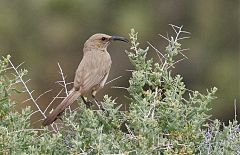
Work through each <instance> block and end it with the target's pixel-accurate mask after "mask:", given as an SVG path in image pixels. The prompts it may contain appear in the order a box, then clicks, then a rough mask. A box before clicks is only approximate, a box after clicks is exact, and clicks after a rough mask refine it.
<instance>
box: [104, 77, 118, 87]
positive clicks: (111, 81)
mask: <svg viewBox="0 0 240 155" xmlns="http://www.w3.org/2000/svg"><path fill="white" fill-rule="evenodd" d="M121 77H122V76H121V75H120V76H118V77H116V78H114V79H112V80H110V81H108V82H107V83H106V84H105V85H108V84H109V83H111V82H113V81H116V80H117V79H120V78H121Z"/></svg>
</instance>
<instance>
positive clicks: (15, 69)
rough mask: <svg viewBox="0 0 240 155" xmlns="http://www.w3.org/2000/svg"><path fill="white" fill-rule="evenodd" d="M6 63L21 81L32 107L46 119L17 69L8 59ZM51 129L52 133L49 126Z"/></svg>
mask: <svg viewBox="0 0 240 155" xmlns="http://www.w3.org/2000/svg"><path fill="white" fill-rule="evenodd" d="M8 62H9V63H10V64H11V66H12V67H13V69H14V71H15V72H16V74H17V76H18V77H19V80H20V81H21V83H22V84H23V86H24V88H25V90H26V92H27V93H28V95H29V96H30V100H32V102H33V103H34V105H35V106H36V107H37V109H38V111H39V112H40V113H41V115H42V116H43V117H44V118H47V116H46V115H45V114H44V112H43V111H42V110H41V108H40V107H39V105H38V104H37V102H36V100H35V99H34V97H33V96H32V93H33V91H32V92H30V90H29V88H28V87H27V84H26V82H25V81H24V80H23V78H22V76H21V75H20V73H19V72H18V70H17V68H16V67H15V66H14V65H13V63H12V61H11V60H10V59H8ZM51 127H52V128H53V130H54V131H56V130H55V129H54V127H53V126H52V125H51Z"/></svg>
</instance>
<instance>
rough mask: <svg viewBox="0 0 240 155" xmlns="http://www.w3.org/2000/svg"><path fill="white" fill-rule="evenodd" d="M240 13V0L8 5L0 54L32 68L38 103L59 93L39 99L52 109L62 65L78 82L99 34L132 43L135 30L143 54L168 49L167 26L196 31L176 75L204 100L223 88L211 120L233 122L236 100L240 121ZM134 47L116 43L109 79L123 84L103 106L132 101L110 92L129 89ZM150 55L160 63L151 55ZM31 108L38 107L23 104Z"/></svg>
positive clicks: (1, 4)
mask: <svg viewBox="0 0 240 155" xmlns="http://www.w3.org/2000/svg"><path fill="white" fill-rule="evenodd" d="M239 8H240V5H239V1H238V0H231V1H226V0H208V1H199V0H181V1H179V0H171V1H169V0H152V1H146V0H145V1H139V0H138V1H137V0H132V1H129V0H121V1H113V0H108V1H106V0H88V1H83V0H82V1H81V0H68V1H66V0H36V1H30V0H21V1H18V0H11V1H9V0H1V1H0V21H1V22H0V55H1V56H6V55H7V54H11V56H12V60H13V62H14V64H15V65H18V64H19V63H21V62H25V64H24V66H23V67H24V68H26V69H27V70H28V71H29V74H28V77H29V78H31V82H30V83H29V86H30V88H31V89H34V90H35V92H34V95H35V97H37V96H38V95H40V94H41V93H43V92H45V91H47V90H49V89H53V90H52V91H51V92H50V93H47V94H46V95H44V96H43V97H41V99H40V100H39V103H41V105H40V106H41V108H42V109H45V107H46V106H47V104H48V103H49V102H50V101H51V100H52V98H53V97H54V96H55V95H56V94H57V93H58V92H59V90H61V88H62V87H61V86H60V85H58V84H56V83H55V82H56V81H58V80H60V79H61V76H60V74H59V68H58V66H57V63H58V62H59V63H60V65H61V67H62V69H63V72H64V74H65V75H67V78H66V81H67V82H71V81H73V78H74V74H75V70H76V68H77V66H78V64H79V62H80V60H81V58H82V48H83V44H84V42H85V41H86V40H87V39H88V37H89V36H91V35H92V34H94V33H97V32H101V33H106V34H110V35H120V36H125V37H128V33H129V32H130V29H131V28H135V30H136V31H138V32H139V41H140V43H141V47H142V48H145V47H146V46H148V44H147V41H149V42H151V43H152V44H153V45H154V46H155V47H157V48H159V49H160V50H164V48H165V46H166V45H167V43H166V41H165V40H163V39H162V38H160V37H159V35H158V34H160V33H161V34H163V35H166V33H167V32H168V33H169V34H173V31H172V29H171V27H170V26H169V25H168V24H175V25H179V26H181V25H183V26H184V30H186V31H189V32H191V38H190V39H187V40H183V41H182V42H181V43H182V44H183V47H184V48H190V50H189V51H185V53H184V54H185V55H186V56H187V57H188V58H189V59H188V60H185V61H182V62H180V63H179V64H178V65H177V67H176V69H175V70H174V73H175V74H176V73H178V74H181V75H182V76H183V77H184V81H185V83H186V85H187V87H188V88H189V89H193V90H199V91H200V92H202V93H205V92H206V89H207V88H208V89H210V88H211V87H213V86H216V87H217V88H218V92H217V97H218V99H216V100H215V101H214V102H213V104H212V111H211V113H212V115H213V118H218V119H220V120H223V121H226V122H227V121H228V120H229V119H233V118H234V100H235V99H236V102H237V111H238V114H239V115H240V112H239V111H240V78H239V77H240V53H239V52H240V46H239V39H240V37H239V36H240V32H239V27H240V25H239V22H240V20H239V15H240V11H239ZM129 47H130V45H127V44H124V43H121V42H120V43H119V42H116V43H112V44H111V45H110V47H109V48H108V50H109V51H110V54H111V56H112V60H113V65H112V68H111V73H110V76H109V78H108V80H111V79H114V78H116V77H118V76H120V75H122V78H120V79H118V80H116V81H114V82H112V83H110V84H109V85H107V86H106V87H105V88H104V89H103V90H102V91H100V93H99V94H98V98H99V99H101V98H102V96H103V95H104V94H109V95H111V96H113V98H116V97H118V100H117V102H119V103H122V102H126V100H125V99H124V95H127V94H126V92H125V91H124V90H123V89H112V88H111V87H112V86H124V87H127V86H128V79H129V77H130V73H129V72H127V71H126V69H131V68H132V66H131V64H130V63H129V60H128V57H127V55H126V54H125V52H124V50H125V49H129ZM149 56H150V57H156V55H154V51H153V50H152V49H151V50H150V51H149ZM70 88H71V86H69V89H70ZM17 100H19V101H23V100H24V98H18V99H17ZM59 102H60V100H58V101H57V102H55V105H53V106H52V107H55V106H56V104H57V103H59ZM26 105H31V103H21V102H19V104H18V106H19V107H21V106H26ZM19 107H18V108H19ZM239 115H238V117H239Z"/></svg>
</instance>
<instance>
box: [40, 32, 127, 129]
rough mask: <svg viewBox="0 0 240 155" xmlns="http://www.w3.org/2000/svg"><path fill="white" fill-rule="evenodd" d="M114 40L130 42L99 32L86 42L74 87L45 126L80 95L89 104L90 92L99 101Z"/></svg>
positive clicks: (49, 116)
mask: <svg viewBox="0 0 240 155" xmlns="http://www.w3.org/2000/svg"><path fill="white" fill-rule="evenodd" d="M112 41H123V42H127V43H128V42H129V41H128V40H127V39H126V38H124V37H120V36H111V35H107V34H103V33H97V34H94V35H92V36H91V37H90V38H89V39H88V40H87V41H86V42H85V43H84V47H83V58H82V60H81V62H80V64H79V65H78V68H77V70H76V72H75V78H74V82H73V88H72V89H71V91H70V93H69V95H68V96H67V97H66V98H65V99H63V101H62V102H61V103H60V104H59V105H58V106H57V107H56V108H55V109H54V110H53V111H52V112H51V113H50V114H49V115H48V116H47V117H46V118H45V119H44V121H43V123H42V125H43V126H47V125H50V124H52V123H53V122H54V121H55V120H56V119H57V118H58V117H59V116H60V114H61V113H63V111H64V110H65V109H66V108H67V107H68V106H70V105H71V104H72V103H73V102H74V101H75V100H77V99H78V98H79V97H80V96H81V98H82V99H83V101H84V103H85V104H86V105H87V106H89V103H88V102H86V100H85V99H84V97H83V96H84V95H86V94H88V93H91V95H92V97H93V99H94V100H95V101H96V102H97V100H96V94H97V92H98V91H99V90H100V89H102V88H103V87H104V84H105V82H106V81H107V78H108V75H109V71H110V68H111V64H112V60H111V56H110V54H109V53H108V51H107V47H108V45H109V44H110V43H111V42H112Z"/></svg>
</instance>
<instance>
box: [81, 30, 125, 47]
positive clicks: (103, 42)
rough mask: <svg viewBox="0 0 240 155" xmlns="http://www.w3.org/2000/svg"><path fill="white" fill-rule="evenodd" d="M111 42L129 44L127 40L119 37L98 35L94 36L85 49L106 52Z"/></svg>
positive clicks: (85, 45) (86, 43)
mask: <svg viewBox="0 0 240 155" xmlns="http://www.w3.org/2000/svg"><path fill="white" fill-rule="evenodd" d="M111 41H123V42H128V40H127V39H125V38H123V37H119V36H110V35H107V34H102V33H97V34H94V35H92V36H91V37H90V38H89V39H88V40H87V41H86V42H85V44H84V48H91V49H98V50H106V49H107V47H108V45H109V44H110V43H111Z"/></svg>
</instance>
